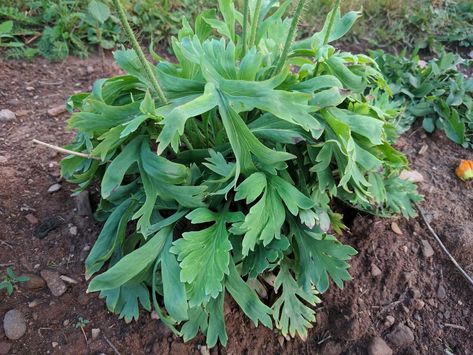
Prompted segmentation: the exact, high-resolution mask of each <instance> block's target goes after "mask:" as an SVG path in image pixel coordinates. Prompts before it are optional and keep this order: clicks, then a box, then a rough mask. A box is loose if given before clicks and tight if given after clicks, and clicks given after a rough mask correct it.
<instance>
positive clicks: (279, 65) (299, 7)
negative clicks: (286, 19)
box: [273, 0, 305, 75]
mask: <svg viewBox="0 0 473 355" xmlns="http://www.w3.org/2000/svg"><path fill="white" fill-rule="evenodd" d="M304 4H305V0H299V3H298V4H297V8H296V11H295V12H294V17H293V19H292V22H291V27H290V28H289V33H288V34H287V38H286V43H285V44H284V49H283V51H282V54H281V56H280V57H279V60H278V62H277V64H276V68H275V69H274V71H273V74H276V75H277V74H279V72H280V71H281V70H282V68H283V66H284V64H285V63H286V60H287V56H288V54H289V49H290V48H291V44H292V41H293V40H294V36H295V34H296V29H297V25H298V23H299V19H300V17H301V14H302V9H303V8H304Z"/></svg>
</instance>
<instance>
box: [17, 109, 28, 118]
mask: <svg viewBox="0 0 473 355" xmlns="http://www.w3.org/2000/svg"><path fill="white" fill-rule="evenodd" d="M28 113H29V111H28V110H19V111H16V112H15V115H16V117H24V116H26V115H27V114H28Z"/></svg>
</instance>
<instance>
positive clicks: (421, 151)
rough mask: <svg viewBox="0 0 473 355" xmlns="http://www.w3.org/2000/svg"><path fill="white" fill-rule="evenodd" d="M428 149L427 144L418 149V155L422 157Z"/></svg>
mask: <svg viewBox="0 0 473 355" xmlns="http://www.w3.org/2000/svg"><path fill="white" fill-rule="evenodd" d="M428 149H429V146H428V145H427V144H424V145H423V146H422V148H420V150H419V155H424V154H425V153H426V152H427V150H428Z"/></svg>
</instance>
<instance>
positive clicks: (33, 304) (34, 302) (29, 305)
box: [28, 300, 41, 308]
mask: <svg viewBox="0 0 473 355" xmlns="http://www.w3.org/2000/svg"><path fill="white" fill-rule="evenodd" d="M40 303H41V302H40V301H39V300H33V301H31V302H28V307H30V308H35V307H36V306H37V305H39V304H40Z"/></svg>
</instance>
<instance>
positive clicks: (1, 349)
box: [0, 341, 11, 355]
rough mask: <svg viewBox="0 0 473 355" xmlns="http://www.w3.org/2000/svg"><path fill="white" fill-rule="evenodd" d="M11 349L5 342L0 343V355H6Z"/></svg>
mask: <svg viewBox="0 0 473 355" xmlns="http://www.w3.org/2000/svg"><path fill="white" fill-rule="evenodd" d="M10 349H11V344H10V343H7V342H6V341H0V355H6V354H8V352H9V351H10Z"/></svg>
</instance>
